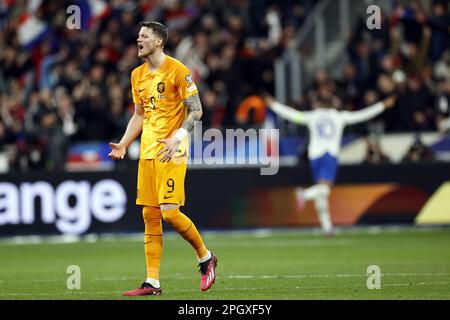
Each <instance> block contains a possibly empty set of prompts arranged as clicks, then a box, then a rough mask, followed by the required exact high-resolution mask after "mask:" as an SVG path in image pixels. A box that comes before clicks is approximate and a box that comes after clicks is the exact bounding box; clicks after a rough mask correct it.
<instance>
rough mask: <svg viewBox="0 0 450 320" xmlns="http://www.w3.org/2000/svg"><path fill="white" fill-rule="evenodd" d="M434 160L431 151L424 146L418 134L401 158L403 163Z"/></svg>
mask: <svg viewBox="0 0 450 320" xmlns="http://www.w3.org/2000/svg"><path fill="white" fill-rule="evenodd" d="M431 161H434V155H433V151H432V150H431V149H430V148H429V147H427V146H425V145H424V144H423V142H422V140H421V139H420V137H419V136H417V137H416V140H415V141H414V143H413V144H412V146H411V148H410V149H409V150H408V152H407V153H406V155H405V157H404V158H403V160H402V162H403V163H418V162H431Z"/></svg>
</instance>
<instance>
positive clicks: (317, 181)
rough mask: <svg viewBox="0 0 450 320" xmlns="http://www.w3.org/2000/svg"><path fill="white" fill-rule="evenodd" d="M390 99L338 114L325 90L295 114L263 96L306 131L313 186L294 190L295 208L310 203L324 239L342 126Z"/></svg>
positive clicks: (390, 102)
mask: <svg viewBox="0 0 450 320" xmlns="http://www.w3.org/2000/svg"><path fill="white" fill-rule="evenodd" d="M395 100H396V98H395V97H394V96H391V97H388V98H386V99H385V100H384V101H381V102H378V103H375V104H374V105H371V106H369V107H367V108H364V109H362V110H359V111H353V112H350V111H338V110H336V108H335V106H334V104H333V95H332V93H331V92H330V91H328V90H327V89H322V90H320V92H319V98H318V100H317V101H316V103H315V104H314V110H313V111H304V112H303V111H298V110H296V109H293V108H291V107H288V106H286V105H284V104H281V103H280V102H278V101H276V100H275V99H274V98H273V97H270V96H266V97H265V101H266V104H267V105H268V106H269V107H270V108H271V109H272V110H273V111H274V112H275V113H276V114H277V115H279V116H280V117H282V118H284V119H286V120H289V121H291V122H293V123H296V124H299V125H306V126H307V127H308V130H309V146H308V158H309V161H310V166H311V170H312V174H313V181H314V185H312V186H311V187H309V188H307V189H303V188H297V189H296V194H297V200H298V204H299V207H300V208H301V209H303V207H304V203H305V201H308V200H313V201H314V204H315V207H316V211H317V213H318V217H319V221H320V224H321V227H322V230H323V232H324V233H325V235H327V236H331V235H333V234H334V230H333V224H332V222H331V219H330V212H329V205H328V203H329V196H330V189H331V187H332V185H333V183H334V180H335V178H336V173H337V168H338V154H339V151H340V147H341V140H342V133H343V131H344V127H345V126H346V125H352V124H356V123H360V122H364V121H367V120H370V119H372V118H374V117H376V116H377V115H379V114H381V113H382V112H383V111H384V110H385V109H386V108H391V107H393V106H394V104H395Z"/></svg>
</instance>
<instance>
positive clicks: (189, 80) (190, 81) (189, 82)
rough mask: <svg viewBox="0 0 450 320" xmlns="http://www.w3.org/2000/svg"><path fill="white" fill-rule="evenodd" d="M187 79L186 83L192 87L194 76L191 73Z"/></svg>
mask: <svg viewBox="0 0 450 320" xmlns="http://www.w3.org/2000/svg"><path fill="white" fill-rule="evenodd" d="M184 78H185V79H186V82H187V83H188V84H189V85H191V84H192V83H193V82H194V80H193V79H192V75H191V74H190V73H189V74H188V75H187V76H186V77H184Z"/></svg>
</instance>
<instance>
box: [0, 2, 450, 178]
mask: <svg viewBox="0 0 450 320" xmlns="http://www.w3.org/2000/svg"><path fill="white" fill-rule="evenodd" d="M97 2H98V1H97ZM318 2H319V1H318V0H281V1H275V0H258V1H250V0H186V1H182V0H170V1H169V0H166V1H161V0H153V1H143V0H141V1H128V0H112V1H109V2H106V1H105V2H103V4H107V5H106V7H105V10H103V11H102V12H101V16H99V17H98V19H97V20H96V21H95V20H94V21H92V23H91V24H90V25H89V26H87V27H83V28H82V30H77V29H69V28H68V27H67V25H66V21H67V17H68V16H69V13H67V12H66V8H67V7H68V6H70V5H72V4H77V3H78V2H77V1H76V0H74V1H46V0H43V1H24V0H8V1H3V2H2V4H1V5H0V66H1V70H0V108H1V109H0V149H2V150H0V151H6V152H7V153H8V157H9V159H10V160H9V161H10V165H11V167H12V169H13V170H14V169H15V170H27V169H32V168H39V169H41V168H45V169H55V168H63V167H64V163H65V157H66V153H67V148H68V146H70V145H71V144H72V143H74V142H78V141H90V140H104V141H110V140H114V139H119V138H120V137H121V135H122V134H123V132H124V130H125V128H126V125H127V122H128V119H129V117H130V116H131V114H132V112H133V110H134V109H133V105H132V99H131V90H130V81H129V79H130V73H131V70H132V69H133V68H134V67H136V66H138V65H139V64H140V63H141V61H140V60H139V59H138V58H137V46H136V37H137V33H138V30H139V24H138V22H139V21H147V20H157V21H161V22H163V23H165V24H166V25H167V26H168V28H169V40H168V43H167V44H166V48H165V51H166V53H168V54H170V55H172V56H174V57H175V58H177V59H179V60H181V61H183V62H184V63H185V64H186V65H187V66H188V67H189V68H190V69H191V72H192V75H193V77H194V79H195V81H196V83H197V86H198V87H199V90H200V93H201V99H202V104H203V108H204V116H203V119H202V120H203V125H204V126H206V127H215V128H226V127H235V126H240V125H243V124H245V125H250V126H252V125H255V126H258V125H260V124H261V122H262V121H263V119H261V117H254V116H250V117H244V120H240V117H239V116H238V115H239V109H240V107H242V104H243V102H247V103H248V100H245V99H246V98H248V97H249V96H253V95H258V94H260V93H263V92H269V93H271V94H274V70H273V62H274V60H275V59H276V58H277V57H279V56H280V55H281V54H282V53H283V52H284V50H285V48H287V47H289V46H290V45H291V44H292V40H293V39H294V38H295V34H296V32H297V31H298V30H299V29H300V27H301V26H302V24H303V22H304V20H305V19H306V17H307V15H308V13H309V12H311V10H312V9H313V8H314V5H315V4H316V3H318ZM30 4H33V5H30ZM27 12H28V13H30V14H31V15H32V16H34V17H36V18H38V19H39V20H40V21H41V22H44V23H45V24H46V26H47V27H48V30H49V31H48V33H47V34H46V36H45V37H44V38H43V40H42V41H40V42H38V43H36V44H34V45H33V47H27V48H25V46H24V44H23V43H22V42H21V41H23V40H21V37H20V36H19V35H20V24H21V22H22V21H23V19H24V14H25V13H27ZM361 17H362V18H361V21H360V23H358V24H357V25H355V26H354V28H353V30H352V32H351V34H350V35H349V39H348V50H347V53H348V61H349V64H348V65H346V66H345V68H344V72H343V75H342V77H340V78H338V79H332V78H331V77H330V76H329V73H328V72H327V71H326V70H317V73H316V76H315V79H314V85H313V86H312V87H311V88H306V90H305V92H304V96H303V99H302V100H301V101H288V102H289V103H290V104H292V105H294V106H296V107H298V108H299V109H302V110H308V109H309V108H311V105H312V104H313V102H314V97H315V96H316V95H317V92H318V90H319V89H320V88H321V86H326V87H327V88H331V90H333V92H334V94H335V98H336V99H335V100H336V106H337V107H338V108H341V109H349V110H357V109H360V108H362V107H363V106H366V105H369V104H371V103H373V102H375V101H377V100H380V99H382V98H384V97H385V96H387V95H389V94H391V93H393V92H397V94H398V97H399V98H398V102H397V106H396V108H394V109H392V111H391V110H389V111H388V112H386V113H384V114H383V115H382V116H380V117H378V118H377V119H376V120H375V121H372V122H371V123H369V124H366V125H363V126H360V127H357V128H356V129H355V130H356V131H358V132H360V133H363V134H366V133H369V132H372V133H373V132H374V131H377V130H378V131H380V132H400V131H401V132H403V131H414V132H419V131H436V130H439V129H441V121H442V123H445V119H446V118H448V117H449V116H450V109H449V103H450V49H449V48H450V38H449V34H450V29H449V28H450V16H449V8H448V4H447V1H445V0H443V1H442V0H441V1H433V4H432V6H431V8H430V10H428V11H427V10H425V9H424V8H422V6H421V5H420V2H419V1H410V2H409V4H408V5H406V6H400V5H399V6H397V7H395V8H394V11H393V12H392V13H391V14H390V15H389V16H387V15H385V14H383V16H382V28H381V29H380V30H368V29H367V27H366V23H365V19H366V16H365V12H363V13H362V16H361ZM243 122H247V123H243ZM442 127H444V126H442Z"/></svg>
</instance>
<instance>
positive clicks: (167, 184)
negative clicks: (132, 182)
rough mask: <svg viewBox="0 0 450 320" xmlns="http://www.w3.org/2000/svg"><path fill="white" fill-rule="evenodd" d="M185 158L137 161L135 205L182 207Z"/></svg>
mask: <svg viewBox="0 0 450 320" xmlns="http://www.w3.org/2000/svg"><path fill="white" fill-rule="evenodd" d="M186 168H187V157H179V158H172V160H170V161H169V162H164V163H162V162H160V161H159V159H139V167H138V179H137V198H136V204H137V205H143V206H152V207H158V206H159V205H161V204H163V203H169V204H179V205H181V206H183V205H184V178H185V176H186Z"/></svg>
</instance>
